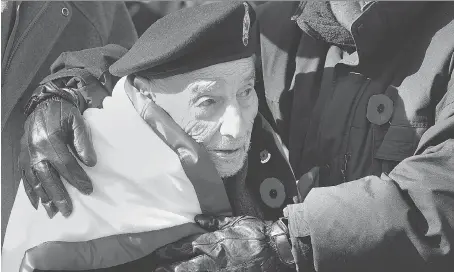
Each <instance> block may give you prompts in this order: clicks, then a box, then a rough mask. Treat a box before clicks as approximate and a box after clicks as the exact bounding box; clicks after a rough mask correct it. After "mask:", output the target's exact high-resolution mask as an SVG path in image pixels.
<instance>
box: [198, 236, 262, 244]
mask: <svg viewBox="0 0 454 272" xmlns="http://www.w3.org/2000/svg"><path fill="white" fill-rule="evenodd" d="M225 240H238V241H264V240H265V239H256V238H255V239H254V238H252V239H249V238H244V239H243V238H233V237H225V238H222V239H220V240H217V241H216V242H211V243H199V242H197V241H196V242H197V244H198V245H202V246H206V245H212V244H218V243H221V242H223V241H225Z"/></svg>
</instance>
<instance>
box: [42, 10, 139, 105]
mask: <svg viewBox="0 0 454 272" xmlns="http://www.w3.org/2000/svg"><path fill="white" fill-rule="evenodd" d="M74 5H75V7H76V8H78V9H80V10H81V11H82V12H83V13H84V14H85V16H86V17H87V20H89V21H90V22H92V24H93V25H94V26H95V28H96V29H97V31H98V33H99V35H100V39H101V42H102V44H104V46H103V47H95V48H89V49H85V50H81V51H74V52H64V53H62V54H61V55H60V56H59V57H58V58H57V59H56V60H55V61H54V63H53V64H52V66H51V69H50V72H51V74H50V75H49V76H47V77H46V78H45V79H44V80H42V81H41V83H46V82H48V81H51V80H56V79H64V82H65V83H68V82H69V83H70V84H72V85H73V86H70V87H75V88H77V89H78V91H79V92H80V93H82V95H83V96H84V97H85V99H86V100H87V101H88V106H89V107H100V106H101V103H102V100H103V99H104V97H106V96H107V95H110V94H111V93H112V90H113V87H114V86H115V83H116V82H117V81H118V78H116V77H114V76H112V75H111V74H110V73H109V71H108V70H109V66H110V65H112V64H113V63H114V62H115V61H117V60H118V59H119V58H121V57H122V56H123V55H124V54H125V53H126V52H127V49H129V48H131V47H132V46H133V44H134V43H135V41H136V40H137V33H136V31H135V27H134V25H133V22H132V19H131V17H130V15H129V12H128V10H127V8H126V5H125V4H124V3H123V2H99V3H83V2H79V3H74ZM99 16H103V18H101V19H99V18H97V17H99ZM95 19H96V20H95ZM98 19H99V20H98Z"/></svg>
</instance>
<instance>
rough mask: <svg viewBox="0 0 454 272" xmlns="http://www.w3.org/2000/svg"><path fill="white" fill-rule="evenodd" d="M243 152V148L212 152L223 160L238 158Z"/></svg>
mask: <svg viewBox="0 0 454 272" xmlns="http://www.w3.org/2000/svg"><path fill="white" fill-rule="evenodd" d="M242 150H243V148H242V147H239V148H234V149H214V150H212V152H213V153H215V154H216V155H218V156H219V157H223V158H233V157H236V156H238V155H239V154H240V153H241V151H242Z"/></svg>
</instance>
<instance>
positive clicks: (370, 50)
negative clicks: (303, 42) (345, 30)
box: [292, 2, 427, 64]
mask: <svg viewBox="0 0 454 272" xmlns="http://www.w3.org/2000/svg"><path fill="white" fill-rule="evenodd" d="M426 6H427V2H409V3H407V2H373V3H369V4H368V5H367V6H366V7H365V10H364V12H363V13H362V14H361V15H360V16H359V17H358V18H357V19H356V20H354V22H353V23H352V25H351V28H350V33H351V36H352V37H353V40H354V45H355V46H356V51H357V55H358V59H357V60H356V61H353V62H356V64H357V63H358V62H359V60H361V59H364V58H368V57H370V56H371V55H373V54H374V53H377V51H387V50H389V49H391V48H393V47H395V46H396V45H398V44H399V43H400V41H402V39H403V37H405V35H408V34H411V33H414V32H412V31H410V29H411V25H412V23H413V22H414V20H415V19H417V18H418V17H420V15H421V14H422V12H423V10H424V8H425V7H426ZM306 8H307V5H306V3H305V2H302V3H301V4H300V5H299V7H298V8H297V10H296V12H295V15H294V16H293V17H292V18H293V19H296V20H297V21H298V20H311V18H299V17H302V16H304V17H307V15H305V13H304V10H305V9H306ZM309 17H312V16H309ZM312 18H317V16H313V17H312ZM325 19H326V18H325ZM332 20H335V19H334V16H333V19H332ZM332 20H328V21H327V20H318V21H317V24H318V25H320V27H321V28H322V29H329V28H333V25H336V22H333V21H332ZM323 24H325V25H323ZM299 25H300V28H302V29H303V31H304V30H305V29H304V28H303V27H301V24H299ZM313 31H317V29H313ZM321 31H323V30H319V32H321ZM308 34H310V33H308ZM325 37H326V38H325V41H326V42H328V43H332V44H337V45H340V46H345V43H341V44H339V42H338V39H339V38H338V37H336V38H337V39H331V37H334V36H333V35H331V36H330V35H325ZM342 40H346V38H343V39H342Z"/></svg>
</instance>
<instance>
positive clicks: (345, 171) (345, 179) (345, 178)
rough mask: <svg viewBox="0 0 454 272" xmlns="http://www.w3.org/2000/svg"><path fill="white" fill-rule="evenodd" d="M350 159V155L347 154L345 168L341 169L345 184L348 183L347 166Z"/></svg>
mask: <svg viewBox="0 0 454 272" xmlns="http://www.w3.org/2000/svg"><path fill="white" fill-rule="evenodd" d="M350 158H351V154H350V153H346V154H345V155H344V166H343V167H342V169H341V173H342V182H343V183H345V182H347V166H348V161H349V160H350Z"/></svg>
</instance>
